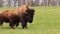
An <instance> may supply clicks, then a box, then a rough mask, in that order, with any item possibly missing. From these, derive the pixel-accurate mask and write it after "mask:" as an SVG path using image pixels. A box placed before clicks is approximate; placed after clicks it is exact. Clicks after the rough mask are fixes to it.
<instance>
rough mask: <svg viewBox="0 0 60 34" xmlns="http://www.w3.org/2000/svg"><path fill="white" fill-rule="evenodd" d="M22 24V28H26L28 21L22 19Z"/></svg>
mask: <svg viewBox="0 0 60 34" xmlns="http://www.w3.org/2000/svg"><path fill="white" fill-rule="evenodd" d="M21 25H22V28H23V29H24V28H26V29H27V22H26V21H25V20H22V21H21Z"/></svg>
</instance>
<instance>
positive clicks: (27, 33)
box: [0, 6, 60, 34]
mask: <svg viewBox="0 0 60 34" xmlns="http://www.w3.org/2000/svg"><path fill="white" fill-rule="evenodd" d="M32 8H33V9H35V15H34V19H33V23H28V29H22V27H21V24H20V25H19V27H17V28H16V29H10V28H9V24H8V23H4V24H3V28H0V34H60V7H56V6H54V7H53V6H50V7H48V6H46V7H45V6H40V7H38V6H35V7H32ZM6 9H14V10H15V8H0V11H3V10H6Z"/></svg>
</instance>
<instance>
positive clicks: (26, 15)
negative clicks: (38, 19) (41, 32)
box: [0, 5, 34, 29]
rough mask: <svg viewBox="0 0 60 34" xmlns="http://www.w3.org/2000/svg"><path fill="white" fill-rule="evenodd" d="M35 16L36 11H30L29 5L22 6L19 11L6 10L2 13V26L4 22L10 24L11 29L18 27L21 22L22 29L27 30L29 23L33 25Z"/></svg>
mask: <svg viewBox="0 0 60 34" xmlns="http://www.w3.org/2000/svg"><path fill="white" fill-rule="evenodd" d="M33 15H34V9H30V8H29V6H27V5H22V6H20V7H18V8H17V10H15V11H14V10H5V11H4V12H2V13H0V25H2V24H3V22H9V26H10V27H11V28H15V27H14V26H16V27H18V25H19V22H21V25H22V28H23V29H24V28H27V22H30V23H32V21H33Z"/></svg>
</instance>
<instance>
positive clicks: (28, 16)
mask: <svg viewBox="0 0 60 34" xmlns="http://www.w3.org/2000/svg"><path fill="white" fill-rule="evenodd" d="M34 12H35V10H34V9H28V10H26V14H25V15H26V18H25V20H26V21H27V22H29V23H32V21H33V16H34Z"/></svg>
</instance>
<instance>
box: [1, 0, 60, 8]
mask: <svg viewBox="0 0 60 34" xmlns="http://www.w3.org/2000/svg"><path fill="white" fill-rule="evenodd" d="M24 4H27V5H30V6H60V0H0V7H18V6H20V5H24Z"/></svg>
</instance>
